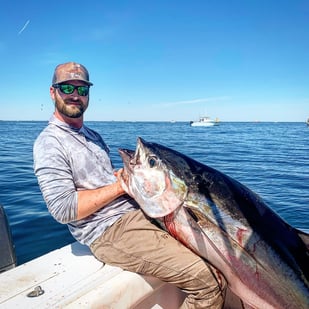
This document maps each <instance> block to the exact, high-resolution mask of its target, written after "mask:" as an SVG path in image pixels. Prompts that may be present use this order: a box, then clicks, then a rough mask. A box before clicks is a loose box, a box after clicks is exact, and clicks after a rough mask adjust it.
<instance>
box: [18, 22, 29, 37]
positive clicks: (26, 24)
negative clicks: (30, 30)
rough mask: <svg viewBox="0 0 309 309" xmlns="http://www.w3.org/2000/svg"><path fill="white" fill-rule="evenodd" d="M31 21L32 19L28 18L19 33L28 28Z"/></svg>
mask: <svg viewBox="0 0 309 309" xmlns="http://www.w3.org/2000/svg"><path fill="white" fill-rule="evenodd" d="M29 23H30V19H28V20H27V21H26V23H25V24H24V26H23V27H22V28H21V29H20V31H19V32H18V35H20V34H21V33H22V32H23V31H24V30H25V29H26V28H27V26H28V25H29Z"/></svg>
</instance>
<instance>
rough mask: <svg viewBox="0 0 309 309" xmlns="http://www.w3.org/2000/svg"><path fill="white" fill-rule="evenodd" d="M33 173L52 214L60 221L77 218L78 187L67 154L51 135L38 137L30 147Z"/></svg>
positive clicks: (65, 221)
mask: <svg viewBox="0 0 309 309" xmlns="http://www.w3.org/2000/svg"><path fill="white" fill-rule="evenodd" d="M33 156H34V172H35V175H36V176H37V179H38V183H39V186H40V189H41V192H42V195H43V198H44V200H45V202H46V205H47V207H48V210H49V212H50V213H51V215H52V216H53V217H54V218H55V219H56V220H57V221H58V222H60V223H70V222H72V221H75V220H76V219H77V190H76V188H75V185H74V181H73V174H72V171H71V167H70V162H69V159H68V156H67V155H66V152H65V149H64V148H63V147H62V145H61V142H60V141H59V140H57V138H56V137H54V136H44V137H42V136H39V137H38V139H37V140H36V142H35V144H34V148H33Z"/></svg>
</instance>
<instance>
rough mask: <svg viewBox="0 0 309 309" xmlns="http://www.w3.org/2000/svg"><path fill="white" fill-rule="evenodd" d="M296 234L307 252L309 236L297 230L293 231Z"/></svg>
mask: <svg viewBox="0 0 309 309" xmlns="http://www.w3.org/2000/svg"><path fill="white" fill-rule="evenodd" d="M295 230H296V233H297V234H298V236H299V237H300V238H301V240H302V241H303V243H304V244H305V245H306V247H307V249H308V250H309V234H307V233H305V232H303V231H300V230H298V229H295Z"/></svg>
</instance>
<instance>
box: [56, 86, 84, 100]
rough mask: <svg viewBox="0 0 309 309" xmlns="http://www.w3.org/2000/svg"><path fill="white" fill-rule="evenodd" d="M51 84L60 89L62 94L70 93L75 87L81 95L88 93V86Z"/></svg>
mask: <svg viewBox="0 0 309 309" xmlns="http://www.w3.org/2000/svg"><path fill="white" fill-rule="evenodd" d="M52 86H53V87H54V88H58V89H60V91H61V92H62V93H64V94H72V93H73V92H74V90H75V89H77V93H78V95H80V96H83V97H85V96H86V95H88V93H89V86H74V85H71V84H53V85H52Z"/></svg>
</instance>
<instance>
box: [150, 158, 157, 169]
mask: <svg viewBox="0 0 309 309" xmlns="http://www.w3.org/2000/svg"><path fill="white" fill-rule="evenodd" d="M148 163H149V166H150V167H151V168H152V167H155V166H156V163H157V160H156V159H155V158H153V157H151V158H149V160H148Z"/></svg>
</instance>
